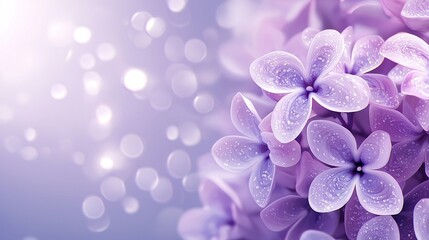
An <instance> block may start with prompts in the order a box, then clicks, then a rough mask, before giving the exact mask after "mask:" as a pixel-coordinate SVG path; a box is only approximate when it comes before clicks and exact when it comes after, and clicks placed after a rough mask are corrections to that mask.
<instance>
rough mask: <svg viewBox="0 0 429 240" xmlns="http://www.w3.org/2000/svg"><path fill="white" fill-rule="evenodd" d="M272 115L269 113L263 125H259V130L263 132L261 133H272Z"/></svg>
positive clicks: (262, 122)
mask: <svg viewBox="0 0 429 240" xmlns="http://www.w3.org/2000/svg"><path fill="white" fill-rule="evenodd" d="M272 115H273V114H272V113H269V114H268V115H267V116H265V117H264V118H263V119H262V121H261V123H259V129H260V130H261V132H272V131H273V130H272V128H271V117H272Z"/></svg>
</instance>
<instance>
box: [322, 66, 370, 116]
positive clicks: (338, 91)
mask: <svg viewBox="0 0 429 240" xmlns="http://www.w3.org/2000/svg"><path fill="white" fill-rule="evenodd" d="M314 86H315V89H317V90H316V91H317V92H316V94H315V95H314V99H315V100H316V101H317V102H318V103H319V104H320V105H322V106H323V107H325V108H326V109H329V110H331V111H334V112H357V111H360V110H362V109H364V108H366V106H368V103H369V100H370V89H369V87H368V84H367V83H366V82H365V81H364V80H363V79H362V78H361V77H358V76H354V75H350V74H330V75H328V76H326V77H323V78H319V79H317V81H316V82H315V84H314Z"/></svg>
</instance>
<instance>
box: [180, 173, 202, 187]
mask: <svg viewBox="0 0 429 240" xmlns="http://www.w3.org/2000/svg"><path fill="white" fill-rule="evenodd" d="M182 186H183V188H184V189H185V190H186V191H189V192H195V191H197V190H198V188H199V186H200V177H199V176H198V174H197V173H190V174H188V175H186V176H185V177H184V178H182Z"/></svg>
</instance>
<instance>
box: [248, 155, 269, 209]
mask: <svg viewBox="0 0 429 240" xmlns="http://www.w3.org/2000/svg"><path fill="white" fill-rule="evenodd" d="M274 172H275V166H274V164H273V163H272V162H271V161H270V160H269V159H265V160H263V161H260V162H259V163H258V164H257V165H256V166H255V168H253V170H252V174H251V175H250V179H249V189H250V194H251V195H252V197H253V200H255V202H256V204H258V205H259V206H260V207H265V206H266V205H267V204H268V200H269V199H270V196H271V192H272V190H273V184H274Z"/></svg>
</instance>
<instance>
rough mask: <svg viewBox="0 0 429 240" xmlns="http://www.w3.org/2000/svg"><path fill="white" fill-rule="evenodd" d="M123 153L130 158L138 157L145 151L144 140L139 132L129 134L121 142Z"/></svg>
mask: <svg viewBox="0 0 429 240" xmlns="http://www.w3.org/2000/svg"><path fill="white" fill-rule="evenodd" d="M120 149H121V152H122V154H124V155H125V156H126V157H129V158H138V157H140V155H142V153H143V149H144V147H143V141H142V140H141V138H140V137H139V136H138V135H137V134H127V135H125V136H123V137H122V139H121V143H120Z"/></svg>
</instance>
